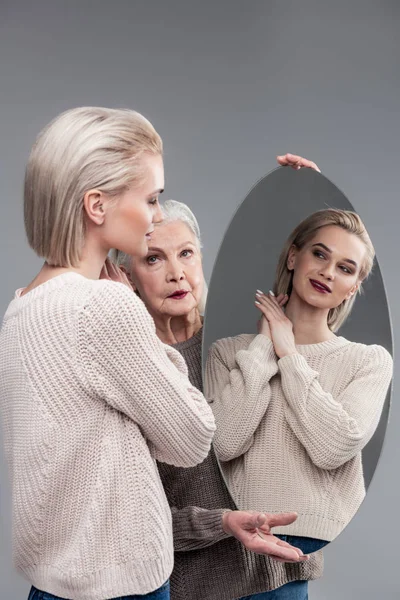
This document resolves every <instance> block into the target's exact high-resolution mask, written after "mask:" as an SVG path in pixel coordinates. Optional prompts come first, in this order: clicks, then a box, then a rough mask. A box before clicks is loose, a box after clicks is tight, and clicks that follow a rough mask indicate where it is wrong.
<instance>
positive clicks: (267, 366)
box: [204, 334, 278, 461]
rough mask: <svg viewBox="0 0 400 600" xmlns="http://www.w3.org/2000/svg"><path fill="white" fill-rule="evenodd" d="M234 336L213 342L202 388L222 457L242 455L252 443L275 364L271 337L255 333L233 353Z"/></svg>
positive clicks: (266, 405)
mask: <svg viewBox="0 0 400 600" xmlns="http://www.w3.org/2000/svg"><path fill="white" fill-rule="evenodd" d="M234 340H235V338H226V339H224V340H219V341H218V342H215V343H214V344H213V345H212V346H211V349H210V352H209V354H208V357H207V364H206V370H205V381H204V389H205V396H206V398H207V400H208V401H209V402H210V404H211V407H212V410H213V413H214V416H215V422H216V424H217V430H216V433H215V436H214V442H213V446H214V450H215V453H216V455H217V457H218V458H219V459H220V460H222V461H228V460H232V459H233V458H236V457H238V456H241V455H242V454H244V453H245V452H247V451H248V449H249V448H250V447H251V445H252V443H253V438H254V433H255V431H256V429H257V427H258V426H259V424H260V421H261V419H262V418H263V416H264V414H265V412H266V410H267V409H268V405H269V401H270V398H271V388H270V383H269V382H270V379H271V378H272V377H273V376H274V375H275V374H276V373H277V371H278V365H277V359H276V355H275V350H274V346H273V344H272V342H271V340H270V339H269V338H268V337H267V336H265V335H262V334H259V335H257V336H256V337H255V338H254V340H253V341H252V342H251V343H250V344H249V346H248V347H247V348H246V349H241V350H239V351H237V352H236V353H235V347H234Z"/></svg>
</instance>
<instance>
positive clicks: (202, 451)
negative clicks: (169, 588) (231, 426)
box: [0, 273, 215, 600]
mask: <svg viewBox="0 0 400 600" xmlns="http://www.w3.org/2000/svg"><path fill="white" fill-rule="evenodd" d="M20 292H21V291H20V290H18V291H17V293H16V297H15V299H14V300H13V301H12V302H11V303H10V305H9V307H8V310H7V313H6V315H5V317H4V321H3V326H2V330H1V334H0V408H1V417H2V424H3V432H4V442H5V450H6V457H7V460H8V465H9V470H10V474H11V484H12V498H13V514H12V521H13V559H14V563H15V565H16V567H17V568H18V570H19V571H20V572H21V573H22V574H23V575H25V576H26V577H27V579H28V580H29V581H30V582H31V583H33V585H35V586H36V587H37V588H39V589H42V590H46V591H47V592H50V593H52V594H54V595H57V596H61V597H63V598H70V599H72V600H104V599H106V598H114V597H118V596H125V595H129V594H146V593H148V592H150V591H152V590H155V589H156V588H158V587H159V586H161V585H162V584H163V583H164V582H165V581H166V580H167V579H168V577H169V575H170V573H171V570H172V566H173V543H172V522H171V513H170V509H169V506H168V503H167V500H166V497H165V493H164V490H163V487H162V484H161V481H160V477H159V474H158V471H157V467H156V463H155V460H154V459H155V458H157V459H158V460H160V461H165V462H167V463H170V464H173V465H176V466H185V467H189V466H194V465H196V464H197V463H199V462H201V461H202V460H204V458H205V457H206V456H207V454H208V451H209V448H210V443H211V439H212V435H213V431H214V429H215V424H214V418H213V415H212V412H211V410H210V407H209V406H208V404H207V403H206V401H205V400H204V397H203V396H202V394H201V393H200V391H198V390H197V389H196V388H195V387H194V386H192V385H191V384H190V382H189V380H188V378H187V367H186V365H185V363H184V360H183V359H182V357H181V356H180V354H179V353H178V352H176V351H175V350H173V349H172V348H170V347H169V346H167V345H165V344H163V343H162V342H161V341H160V340H159V339H158V337H157V335H156V333H155V326H154V322H153V320H152V319H151V317H150V316H149V314H148V312H147V310H146V309H145V306H144V304H143V303H142V301H141V300H140V299H139V298H137V296H136V295H135V294H133V293H132V292H131V291H130V290H129V289H128V288H127V287H126V286H124V285H122V284H120V283H115V282H111V281H105V280H99V281H93V280H89V279H86V278H85V277H83V276H81V275H78V274H76V273H65V274H63V275H60V276H58V277H55V278H53V279H51V280H49V281H47V282H46V283H44V284H42V285H40V286H38V287H37V288H35V289H33V290H32V291H30V292H29V293H27V294H26V295H24V296H20Z"/></svg>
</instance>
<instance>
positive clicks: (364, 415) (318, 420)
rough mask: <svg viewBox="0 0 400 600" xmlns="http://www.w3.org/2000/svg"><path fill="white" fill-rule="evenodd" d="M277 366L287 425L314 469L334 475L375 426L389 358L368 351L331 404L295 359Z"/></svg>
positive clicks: (314, 377) (376, 350) (300, 359)
mask: <svg viewBox="0 0 400 600" xmlns="http://www.w3.org/2000/svg"><path fill="white" fill-rule="evenodd" d="M278 366H279V370H280V373H281V378H282V388H283V392H284V394H285V398H286V400H287V405H286V407H285V416H286V420H287V422H288V424H289V425H290V427H291V429H292V431H293V433H294V434H295V435H296V437H297V438H298V439H299V441H300V442H301V443H302V444H303V446H304V447H305V449H306V450H307V453H308V455H309V456H310V458H311V460H312V461H313V463H314V464H315V465H316V466H317V467H320V468H322V469H336V468H337V467H340V466H341V465H343V464H344V463H346V462H347V461H349V460H350V459H352V458H353V457H355V456H356V455H357V454H358V453H359V452H361V450H362V449H363V448H364V446H365V445H366V444H367V443H368V441H369V440H370V439H371V437H372V435H373V433H374V431H375V429H376V427H377V425H378V423H379V418H380V415H381V412H382V408H383V404H384V402H385V398H386V394H387V390H388V387H389V385H390V381H391V378H392V369H393V361H392V357H391V356H390V354H389V353H388V352H387V351H386V350H385V349H384V348H382V347H381V346H375V345H374V346H369V347H368V350H367V352H366V355H365V357H364V359H363V361H362V366H361V367H360V368H359V370H358V371H357V373H356V374H355V376H354V379H353V381H352V382H351V383H350V384H349V385H348V386H347V387H346V389H345V390H344V391H343V392H342V393H340V394H339V395H338V396H337V397H336V398H335V397H334V396H333V395H332V394H330V393H329V392H326V391H324V389H323V388H322V387H321V384H320V382H319V374H318V373H317V372H316V371H314V370H313V369H312V368H311V367H309V365H308V363H307V361H306V360H305V358H304V357H303V356H301V355H300V354H292V355H288V356H285V357H283V358H281V359H280V360H279V361H278ZM338 376H340V373H338Z"/></svg>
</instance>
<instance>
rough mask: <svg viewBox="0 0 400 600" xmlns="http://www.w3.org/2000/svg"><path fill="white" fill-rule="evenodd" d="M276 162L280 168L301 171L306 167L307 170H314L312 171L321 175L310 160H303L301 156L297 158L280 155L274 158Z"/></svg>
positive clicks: (289, 155) (294, 155)
mask: <svg viewBox="0 0 400 600" xmlns="http://www.w3.org/2000/svg"><path fill="white" fill-rule="evenodd" d="M276 160H277V161H278V163H279V164H280V165H281V166H282V167H288V166H289V167H292V169H296V170H298V169H301V168H303V167H306V168H308V169H314V171H318V173H321V171H320V169H319V168H318V166H317V165H316V164H315V162H313V161H312V160H308V159H307V158H303V157H302V156H297V154H282V155H280V156H277V157H276Z"/></svg>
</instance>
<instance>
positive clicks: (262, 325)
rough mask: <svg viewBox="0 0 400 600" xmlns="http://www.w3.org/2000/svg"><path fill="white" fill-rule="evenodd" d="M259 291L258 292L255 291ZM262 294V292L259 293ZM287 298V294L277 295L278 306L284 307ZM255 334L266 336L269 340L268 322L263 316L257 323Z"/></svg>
mask: <svg viewBox="0 0 400 600" xmlns="http://www.w3.org/2000/svg"><path fill="white" fill-rule="evenodd" d="M257 291H259V290H257ZM261 293H262V292H261ZM288 299H289V296H288V295H287V294H279V296H278V297H277V301H278V304H279V306H284V305H285V304H286V302H287V301H288ZM257 332H258V333H259V334H262V335H266V336H267V337H268V338H269V339H271V330H270V327H269V324H268V320H267V318H266V317H265V315H264V314H262V315H261V317H260V318H259V320H258V322H257Z"/></svg>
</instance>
